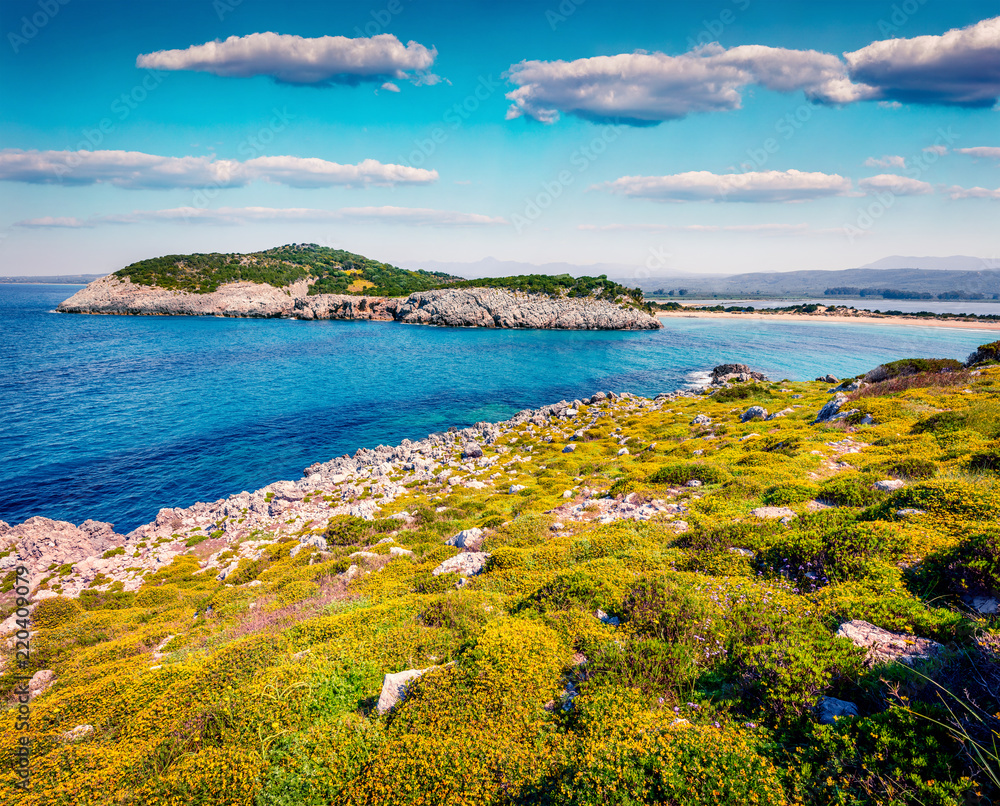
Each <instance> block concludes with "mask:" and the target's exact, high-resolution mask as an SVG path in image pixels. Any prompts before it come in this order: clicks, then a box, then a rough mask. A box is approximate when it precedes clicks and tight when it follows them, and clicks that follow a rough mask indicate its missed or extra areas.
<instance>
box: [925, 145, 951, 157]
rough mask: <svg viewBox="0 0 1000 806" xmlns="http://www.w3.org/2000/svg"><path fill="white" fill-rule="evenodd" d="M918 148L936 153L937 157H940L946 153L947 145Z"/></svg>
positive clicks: (929, 152)
mask: <svg viewBox="0 0 1000 806" xmlns="http://www.w3.org/2000/svg"><path fill="white" fill-rule="evenodd" d="M920 150H921V151H926V152H927V153H928V154H937V155H938V156H939V157H942V156H944V155H945V154H947V153H948V146H927V148H922V149H920Z"/></svg>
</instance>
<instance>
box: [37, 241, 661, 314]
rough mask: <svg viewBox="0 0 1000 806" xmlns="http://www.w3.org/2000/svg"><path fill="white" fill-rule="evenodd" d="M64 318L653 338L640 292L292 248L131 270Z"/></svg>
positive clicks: (92, 287)
mask: <svg viewBox="0 0 1000 806" xmlns="http://www.w3.org/2000/svg"><path fill="white" fill-rule="evenodd" d="M57 310H58V311H59V312H61V313H90V314H117V315H158V316H236V317H259V318H292V319H307V320H313V319H370V320H379V321H396V322H403V323H407V324H424V325H440V326H446V327H487V328H543V329H553V330H655V329H657V328H660V327H662V325H661V324H660V322H659V320H658V319H656V317H654V316H653V315H652V309H651V308H650V306H649V305H648V304H646V303H645V302H644V300H643V297H642V292H641V291H639V290H638V289H630V288H626V287H624V286H622V285H619V284H618V283H615V282H612V281H610V280H608V279H607V277H605V276H603V275H602V276H600V277H577V278H573V277H570V276H569V275H558V276H547V275H528V276H524V277H499V278H486V279H481V280H463V279H462V278H460V277H454V276H452V275H449V274H445V273H442V272H426V271H407V270H405V269H400V268H397V267H395V266H391V265H388V264H385V263H379V262H377V261H374V260H371V259H369V258H366V257H364V256H362V255H356V254H353V253H351V252H345V251H343V250H337V249H330V248H327V247H321V246H317V245H315V244H291V245H287V246H282V247H278V248H275V249H268V250H265V251H263V252H254V253H251V254H208V255H202V254H195V255H169V256H167V257H162V258H153V259H150V260H144V261H140V262H138V263H133V264H132V265H130V266H126V267H125V268H123V269H121V270H119V271H117V272H115V273H114V274H110V275H108V276H107V277H102V278H100V279H98V280H95V281H94V282H92V283H90V284H89V285H88V286H87V287H86V288H84V289H83V290H81V291H79V292H77V293H76V294H74V295H73V296H72V297H70V298H69V299H67V300H65V301H64V302H62V303H61V304H60V305H59V306H58V308H57Z"/></svg>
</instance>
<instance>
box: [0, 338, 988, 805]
mask: <svg viewBox="0 0 1000 806" xmlns="http://www.w3.org/2000/svg"><path fill="white" fill-rule="evenodd" d="M998 356H1000V343H994V344H992V345H984V347H982V348H980V350H979V351H977V353H976V354H974V356H973V357H972V359H971V360H972V362H973V363H972V365H970V366H957V365H956V364H955V363H954V362H948V361H941V360H933V359H932V360H926V361H925V360H916V359H905V360H901V361H899V362H893V363H891V364H889V365H886V367H885V368H884V369H882V370H880V371H878V372H873V373H870V374H869V376H868V377H870V378H878V379H880V380H875V381H873V382H871V383H869V384H867V385H864V386H861V385H858V386H856V388H853V389H852V388H851V386H854V385H853V384H848V385H847V387H846V388H845V398H846V399H844V402H843V405H842V406H841V412H842V414H843V415H844V416H841V417H840V418H839V419H830V420H827V421H825V422H816V415H817V412H818V411H819V410H820V409H821V408H823V407H825V406H826V404H827V403H828V402H829V401H830V400H831V391H830V383H829V382H825V383H823V382H786V381H782V382H766V381H765V382H746V383H735V384H731V385H729V386H727V387H724V388H721V389H718V390H716V391H714V393H712V394H696V395H690V396H678V397H660V398H658V399H657V400H645V399H640V398H634V397H631V396H625V397H619V398H616V399H605V398H604V396H603V395H602V396H595V397H594V398H593V399H589V398H588V399H587V400H586V401H573V402H572V403H569V404H565V405H562V406H558V407H554V408H553V409H552V410H550V411H549V412H548V413H545V414H542V413H534V414H533V413H526V414H525V415H524V416H519V417H517V418H515V419H513V420H512V421H510V424H509V426H504V427H503V428H500V429H497V430H496V435H497V436H496V438H495V439H492V440H488V439H480V440H479V441H478V444H475V445H473V444H471V443H472V442H473V441H474V440H473V438H472V436H471V434H472V431H473V430H472V429H469V431H468V432H464V435H463V436H462V437H461V439H458V438H456V439H453V440H451V441H448V440H444V439H442V440H440V441H439V442H438V443H436V444H437V445H439V446H441V447H440V457H439V458H440V462H441V464H442V465H443V466H444V467H445V468H446V469H447V470H448V473H443V474H438V470H435V471H434V472H433V473H428V474H427V475H426V476H425V477H423V478H422V480H418V479H417V478H416V477H414V476H413V473H414V470H413V468H412V466H411V467H410V468H407V467H405V466H403V465H402V463H399V464H395V465H390V466H389V467H388V468H385V467H383V471H382V472H384V473H385V474H387V478H388V479H393V480H395V482H398V483H400V484H405V490H404V492H403V494H402V495H400V496H398V497H396V498H394V499H392V500H386V499H384V498H382V492H380V491H376V490H377V489H379V490H381V488H377V486H376V483H375V481H374V480H373V479H374V475H373V473H370V472H366V473H365V474H362V475H360V476H359V477H358V478H357V479H355V480H353V481H351V480H349V481H347V482H344V481H339V482H337V484H348V485H354V486H350V487H349V488H342V487H336V488H334V487H331V488H330V489H329V490H326V491H319V492H316V493H312V492H310V493H308V494H307V495H306V498H314V499H315V500H318V501H319V503H320V504H323V503H324V502H329V506H330V507H331V508H332V507H334V506H337V505H340V504H341V501H342V499H341V497H340V495H339V493H338V491H339V490H341V489H350V490H354V491H355V492H354V493H352V495H354V496H355V497H354V498H352V499H351V500H352V501H354V502H362V503H363V502H371V501H375V503H376V504H378V505H379V506H380V507H381V509H380V511H379V512H378V513H377V517H375V518H374V519H370V520H362V519H361V518H358V517H355V516H351V515H346V514H335V515H332V516H331V517H329V518H323V519H321V520H318V521H315V522H311V523H308V524H305V525H303V526H301V527H299V526H295V527H288V526H287V524H288V523H296V522H295V521H294V519H293V520H291V521H287V520H286V517H285V515H281V516H278V517H276V519H275V523H274V525H273V530H272V529H267V530H262V531H260V532H258V533H255V534H253V535H251V536H249V537H248V538H246V539H245V540H244V541H242V542H240V541H234V542H232V543H230V544H227V545H220V544H219V543H220V541H221V538H220V537H219V535H222V533H223V529H226V528H229V527H230V526H232V525H234V524H235V522H236V521H237V520H238V519H239V521H240V522H242V519H243V518H245V517H249V515H248V514H247V513H244V514H243V515H239V514H238V513H233V514H232V515H231V516H228V517H227V518H225V519H222V520H221V521H220V522H219V523H218V524H215V525H213V526H212V527H211V528H215V527H218V529H219V531H218V532H213V533H212V535H211V536H209V535H208V534H205V535H201V536H199V535H197V534H192V533H190V532H189V531H188V530H187V528H186V527H184V526H182V524H181V522H180V521H179V520H178V521H177V525H176V526H175V527H172V528H175V529H176V530H177V531H176V533H174V534H172V535H168V536H167V537H166V538H165V542H164V543H163V544H162V545H158V546H154V547H151V550H152V549H155V550H162V549H166V548H167V546H168V544H169V543H171V541H176V542H177V544H178V545H180V546H182V547H183V546H184V545H186V546H187V547H188V548H187V549H185V553H184V554H182V555H181V556H178V557H176V558H175V559H174V560H173V561H172V562H171V563H170V564H169V565H167V566H166V567H163V568H162V569H161V570H159V571H157V572H156V573H152V574H150V575H149V576H148V577H147V578H146V580H145V583H144V584H143V585H142V587H141V588H139V589H138V591H135V592H129V591H125V590H123V589H122V587H121V584H120V583H118V584H117V586H116V585H114V584H109V583H108V581H107V580H104V581H102V580H100V579H98V580H95V581H94V583H93V585H92V586H91V590H90V591H89V592H88V593H87V594H86V595H83V596H81V597H80V598H79V599H70V598H67V597H58V598H53V599H49V600H47V601H45V602H43V603H42V604H40V605H39V606H38V609H37V610H36V611H35V614H34V627H33V628H34V629H36V630H37V633H36V634H35V636H34V637H33V646H34V647H35V649H34V650H33V651H34V653H35V655H34V657H33V668H49V669H52V670H54V672H55V674H56V677H57V681H58V682H57V683H56V684H55V686H54V687H53V688H52V689H51V690H49V691H47V692H46V693H44V694H42V695H41V696H39V697H38V698H37V699H36V700H35V701H34V702H33V703H32V731H33V734H32V735H33V741H34V744H33V750H32V753H33V755H32V764H33V767H32V769H33V783H32V789H31V791H30V793H28V794H25V793H20V792H15V791H13V790H12V788H11V787H12V782H13V780H14V776H13V773H12V772H11V771H10V768H9V766H8V767H4V768H3V769H2V770H0V792H3V799H4V802H5V803H11V804H20V805H23V806H41V805H42V804H45V806H70V805H71V804H72V806H84V805H85V804H102V805H103V804H140V803H141V804H185V805H187V804H190V805H191V806H209V805H211V806H230V805H232V806H236V805H238V806H292V804H295V805H296V806H298V805H299V804H302V805H304V806H320V805H321V804H323V805H325V804H334V803H335V804H350V805H357V806H360V805H361V804H370V805H374V804H385V805H386V806H394V805H395V804H409V805H412V806H416V805H417V804H422V805H423V806H432V805H434V804H453V803H462V804H503V806H515V805H516V804H517V805H520V806H527V804H535V805H537V806H556V805H557V804H559V805H560V806H568V805H572V806H610V804H646V803H649V804H684V806H691V805H697V804H706V805H707V804H732V806H743V805H744V804H751V803H756V804H792V803H794V804H806V805H807V806H828V805H829V806H834V804H836V805H837V806H842V805H850V806H862V804H864V805H866V806H867V805H868V804H871V806H874V805H875V804H889V803H893V804H914V805H917V804H934V805H935V806H964V804H975V803H984V804H985V803H995V802H997V799H998V798H1000V779H998V767H997V764H998V759H997V755H996V746H997V745H996V744H995V742H996V739H997V738H998V737H1000V717H998V716H997V713H998V712H1000V700H998V696H1000V663H998V660H1000V657H998V656H1000V629H998V621H997V616H996V615H988V611H989V609H988V607H986V606H984V605H982V604H981V603H982V602H984V601H988V600H990V599H994V600H995V599H997V598H1000V529H998V525H997V524H998V519H1000V478H998V476H997V474H998V472H1000V402H998V400H1000V398H998V395H1000V365H998V362H997V357H998ZM975 362H980V363H975ZM859 383H860V381H859ZM836 399H838V400H840V399H842V398H836ZM751 406H761V407H764V408H765V409H766V410H769V411H771V412H775V413H779V414H778V416H776V417H774V418H772V419H762V418H761V416H751V415H760V412H754V411H753V410H752V409H750V407H751ZM764 414H765V415H766V414H767V412H766V411H765V412H764ZM872 421H874V422H872ZM862 422H867V423H869V424H867V425H862V424H861V423H862ZM483 433H485V432H483ZM491 433H493V432H491ZM463 443H464V444H463ZM570 446H576V447H575V448H571V447H570ZM477 453H478V454H479V457H478V458H476V457H477ZM449 473H450V474H451V475H452V477H453V478H448V475H449ZM450 482H452V483H450ZM472 482H476V484H473V483H472ZM886 482H888V483H886ZM476 485H478V486H476ZM270 495H271V496H272V497H273V495H274V493H270ZM298 495H299V496H300V497H301V491H300V492H299V493H298ZM268 500H269V501H270V500H271V499H270V498H269V499H268ZM761 507H782V508H784V509H781V510H777V511H775V510H761V509H759V508H761ZM652 510H655V511H656V512H657V514H654V515H652V516H649V517H646V516H642V517H640V516H639V514H637V513H641V512H649V511H652ZM628 513H632V514H628ZM283 528H289V529H293V528H294V533H284V532H282V531H281V530H282V529H283ZM472 528H481V529H482V530H483V533H482V535H481V536H480V537H479V538H476V539H477V540H479V539H481V541H482V542H481V546H477V548H478V550H479V551H480V552H484V553H485V554H488V557H487V558H486V561H485V567H484V568H483V570H482V572H481V573H478V574H473V573H471V572H470V573H469V574H468V576H467V579H463V578H461V577H460V576H459V574H457V573H455V572H447V573H439V574H438V575H434V574H433V573H432V571H434V570H435V569H439V567H440V565H441V564H442V563H443V562H444V561H446V560H450V559H451V558H455V557H458V558H465V559H469V558H470V557H471V556H472V555H471V554H469V552H468V551H463V549H462V548H460V547H458V546H456V545H454V543H455V542H456V541H455V540H454V539H452V540H450V541H449V539H450V538H454V537H455V536H456V535H457V534H458V533H459V532H460V531H462V530H468V529H472ZM213 544H214V547H211V548H206V547H208V546H212V545H213ZM134 550H135V547H129V548H127V549H126V553H129V552H133V551H134ZM359 552H364V553H363V554H359ZM210 556H211V557H213V558H215V559H216V560H217V561H218V562H219V563H222V564H223V565H225V564H229V563H232V566H231V570H230V572H229V573H228V575H226V576H225V577H224V579H222V580H219V579H217V577H216V572H217V570H218V567H219V565H215V566H211V565H208V564H207V561H208V559H209V557H210ZM476 556H477V557H480V555H476ZM254 558H255V559H254ZM480 559H481V557H480ZM352 569H353V570H352ZM61 573H69V571H64V570H62V569H53V570H52V577H51V580H52V581H51V582H48V583H46V585H47V586H56V585H58V580H59V579H60V577H59V574H61ZM50 589H52V590H55V587H50ZM975 602H980V604H979V605H976V607H978V608H980V609H981V610H983V611H984V612H980V610H977V609H974V607H973V604H974V603H975ZM7 612H10V607H9V606H8V607H7V610H6V611H4V612H3V613H0V615H6V613H7ZM858 620H863V621H865V622H869V623H870V624H872V625H875V626H876V627H878V628H882V629H884V630H889V631H892V632H894V633H898V634H900V635H903V636H905V638H904V639H901V640H900V642H899V643H900V646H901V647H903V649H901V650H900V651H901V652H903V653H910V654H908V655H907V654H903V655H900V656H899V657H901V658H903V659H904V660H906V661H907V662H896V661H893V660H892V659H889V660H888V661H887V660H886V659H885V658H884V657H882V656H879V655H878V654H877V653H876V652H875V651H874V649H872V650H870V651H866V649H865V647H863V646H858V645H857V644H856V643H855V641H854V640H852V639H850V638H848V637H840V636H838V635H837V631H838V627H839V626H840V625H843V624H845V622H851V621H858ZM918 639H919V640H918ZM922 639H929V640H930V641H934V642H937V644H938V645H940V646H938V647H934V645H931V644H928V643H927V641H923V640H922ZM927 646H931V647H933V649H932V650H928V651H927V653H926V654H927V657H926V658H922V657H921V656H920V655H919V654H916V651H917V649H919V648H921V647H927ZM154 650H155V651H157V652H159V653H160V655H155V656H154V655H153V654H152V653H153V652H154ZM3 653H4V657H8V656H10V655H11V654H12V652H11V650H9V649H6V648H5V649H4V650H3ZM908 664H912V665H908ZM12 667H13V664H12V663H8V666H7V669H8V670H7V671H6V672H4V673H3V676H2V678H0V683H2V687H3V689H4V690H5V691H8V690H10V688H11V686H12V684H13V677H12V676H13V674H14V672H13V671H11V669H12ZM406 669H430V671H427V672H426V673H425V674H424V675H423V676H422V677H420V678H419V679H417V680H415V681H413V682H411V683H410V685H409V687H408V688H407V689H406V692H405V698H404V699H403V700H402V701H401V702H400V703H399V704H397V705H396V706H395V707H394V708H392V709H391V710H389V711H388V712H387V713H384V714H383V713H379V712H378V710H377V709H376V708H375V705H376V701H377V700H378V697H379V692H380V688H381V684H382V679H383V675H385V674H388V673H396V672H399V671H401V670H406ZM831 698H832V699H831ZM837 701H841V703H840V705H841V706H843V705H853V706H854V711H853V715H850V710H849V709H848V715H845V716H841V717H840V718H838V719H836V720H833V719H823V718H821V713H822V712H823V708H827V707H830V706H835V705H836V702H837ZM837 707H839V706H837ZM13 724H14V709H13V707H11V708H9V709H8V710H7V711H6V712H5V713H3V714H2V715H0V753H2V754H3V756H4V757H5V758H10V757H11V756H12V754H13V751H14V743H15V742H16V741H17V736H18V733H17V732H16V731H15V730H14V729H13ZM83 725H86V726H91V727H92V730H91V731H89V732H87V733H86V735H84V736H83V737H82V738H76V739H73V738H66V736H65V734H66V733H67V732H68V731H71V730H72V729H74V728H76V727H77V726H83Z"/></svg>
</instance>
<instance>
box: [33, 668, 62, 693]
mask: <svg viewBox="0 0 1000 806" xmlns="http://www.w3.org/2000/svg"><path fill="white" fill-rule="evenodd" d="M55 682H56V673H55V672H53V671H52V670H51V669H41V670H39V671H37V672H35V673H34V674H33V675H32V676H31V680H29V681H28V697H29V698H30V699H32V700H33V699H35V697H37V696H39V695H40V694H44V693H45V692H46V691H48V690H49V689H50V688H51V687H52V684H53V683H55Z"/></svg>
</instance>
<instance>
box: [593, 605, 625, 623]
mask: <svg viewBox="0 0 1000 806" xmlns="http://www.w3.org/2000/svg"><path fill="white" fill-rule="evenodd" d="M594 617H595V618H596V619H597V620H598V621H600V622H601V624H607V625H608V626H609V627H617V626H618V625H619V624H620V623H621V622H620V620H619V619H618V617H617V616H609V615H608V614H607V613H605V612H604V611H603V610H600V609H598V610H597V611H596V612H595V613H594Z"/></svg>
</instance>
